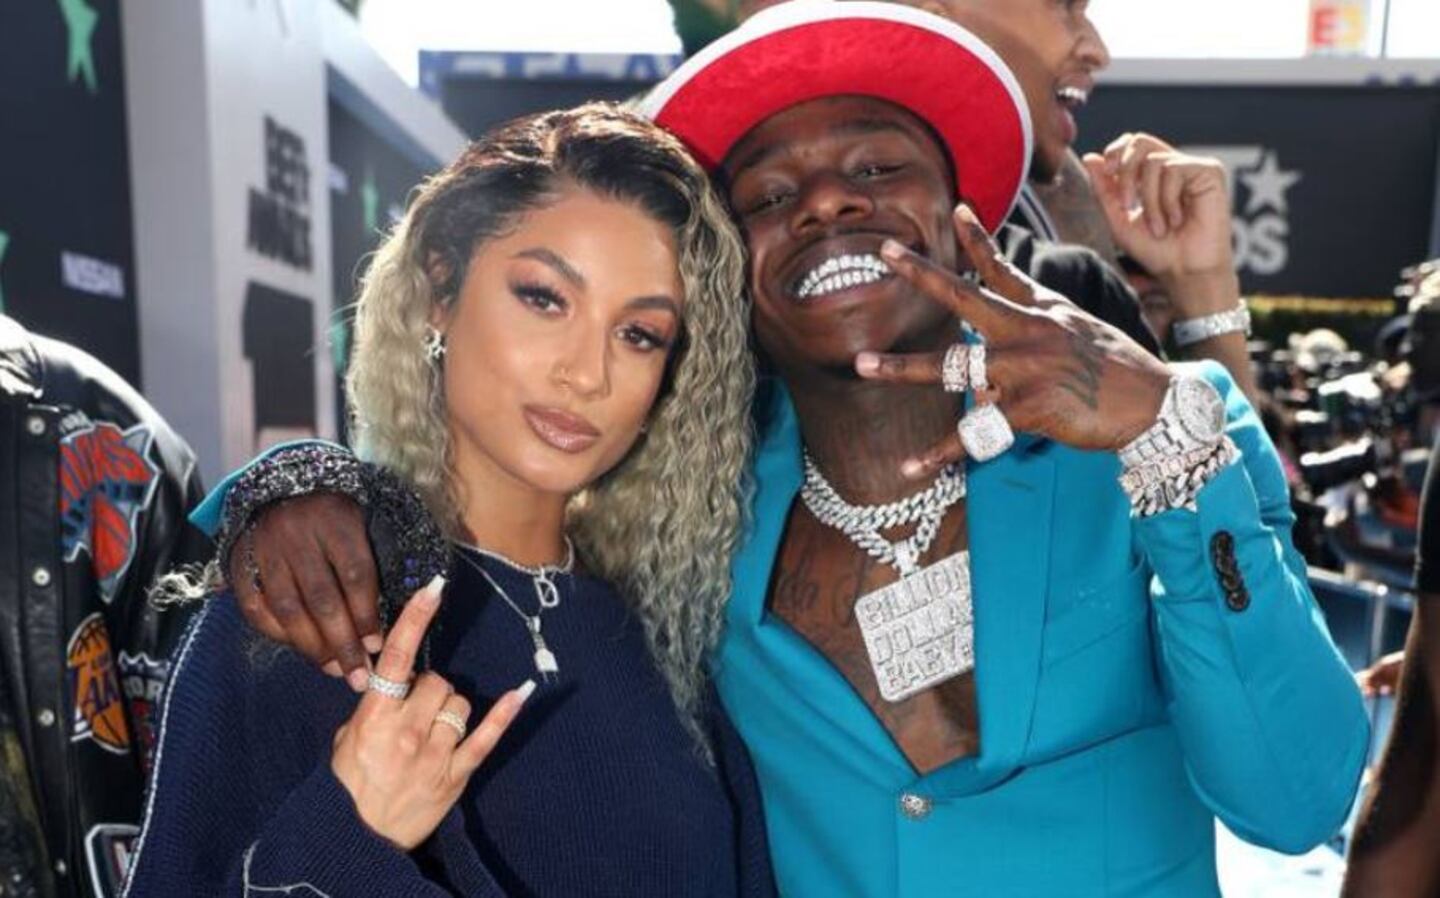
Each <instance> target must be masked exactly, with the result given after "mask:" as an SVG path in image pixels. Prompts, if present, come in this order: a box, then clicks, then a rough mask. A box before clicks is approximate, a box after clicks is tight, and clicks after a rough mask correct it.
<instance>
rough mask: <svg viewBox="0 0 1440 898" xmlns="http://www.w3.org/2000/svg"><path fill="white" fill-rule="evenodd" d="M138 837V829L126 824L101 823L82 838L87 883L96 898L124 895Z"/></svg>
mask: <svg viewBox="0 0 1440 898" xmlns="http://www.w3.org/2000/svg"><path fill="white" fill-rule="evenodd" d="M139 837H140V827H138V826H134V825H132V824H129V823H101V824H98V825H96V826H92V827H91V828H90V832H88V833H86V834H85V858H86V860H87V861H89V864H90V883H91V884H92V885H93V886H94V887H95V894H96V895H97V896H99V898H112V896H116V895H119V894H120V893H121V892H122V891H123V889H124V887H125V874H126V873H128V872H129V870H130V862H131V861H132V860H133V859H134V857H135V841H136V839H138V838H139Z"/></svg>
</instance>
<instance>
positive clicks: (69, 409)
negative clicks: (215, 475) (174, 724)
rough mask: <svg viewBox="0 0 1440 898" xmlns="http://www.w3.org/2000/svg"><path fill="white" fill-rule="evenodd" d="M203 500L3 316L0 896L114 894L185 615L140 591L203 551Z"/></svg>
mask: <svg viewBox="0 0 1440 898" xmlns="http://www.w3.org/2000/svg"><path fill="white" fill-rule="evenodd" d="M202 495H203V493H202V490H201V485H200V478H199V474H198V472H197V469H196V464H195V457H194V455H193V454H192V453H191V451H190V448H189V447H188V446H187V445H186V444H185V442H184V441H183V440H182V439H181V438H180V437H179V436H178V435H177V434H176V433H175V432H174V431H173V430H171V429H170V427H169V426H168V425H166V423H165V421H164V420H163V419H162V418H161V417H160V415H159V413H157V412H156V411H155V409H154V408H152V407H151V406H150V404H149V403H147V402H146V401H145V400H144V399H143V398H142V397H141V396H140V394H139V393H137V392H136V391H135V390H134V389H132V388H131V387H130V386H129V385H128V384H126V383H125V382H124V381H123V380H122V379H121V378H120V377H119V376H118V375H117V374H115V372H113V371H111V370H110V369H109V368H107V367H106V366H105V365H104V364H102V363H101V362H99V361H98V360H96V359H95V358H93V357H91V356H90V355H88V354H86V353H85V352H83V351H81V350H79V349H77V348H75V347H73V346H69V345H67V344H64V343H61V342H58V341H55V340H49V339H46V338H44V337H41V336H37V335H35V334H31V333H29V332H28V331H27V330H26V329H25V328H24V327H23V326H22V325H21V324H20V322H18V321H16V320H15V319H13V318H9V317H7V316H4V315H0V894H3V895H6V896H12V895H14V896H38V898H113V896H116V895H118V894H119V889H120V884H121V881H122V879H123V876H124V872H125V865H126V862H127V859H128V858H129V857H130V854H131V850H132V849H133V842H134V839H135V836H136V834H137V833H138V832H139V823H140V817H141V812H142V805H141V797H142V792H143V789H144V784H145V777H146V774H147V773H148V772H149V770H150V769H151V766H152V764H153V762H154V751H155V734H156V729H157V726H158V722H159V721H158V718H157V706H158V704H159V698H160V694H161V692H162V691H163V689H164V687H165V683H166V681H167V678H168V676H169V672H170V664H169V660H168V659H169V657H170V653H171V649H172V648H173V647H174V646H175V645H176V643H177V642H178V641H179V637H180V634H181V632H182V631H183V629H184V627H185V625H186V622H187V619H188V613H187V612H184V611H178V612H170V613H163V614H162V613H160V612H159V611H158V610H157V609H155V608H153V607H151V605H150V604H149V603H148V602H147V600H146V590H147V588H148V587H149V585H150V583H151V581H152V580H153V579H154V578H155V577H156V575H158V574H159V573H161V572H163V571H166V570H168V569H170V568H171V567H174V566H176V565H184V564H187V563H193V562H198V561H201V560H203V559H204V558H206V557H208V556H209V555H210V552H211V546H210V541H209V539H208V538H207V537H206V536H205V535H204V534H203V533H201V532H200V531H199V530H197V529H195V528H194V527H192V526H191V525H190V524H189V522H188V521H187V520H186V517H185V516H186V515H187V514H188V513H189V512H190V510H191V509H192V508H193V507H194V506H195V505H196V503H197V502H198V501H199V499H200V497H201V496H202Z"/></svg>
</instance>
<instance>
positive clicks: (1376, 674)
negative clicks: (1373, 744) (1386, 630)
mask: <svg viewBox="0 0 1440 898" xmlns="http://www.w3.org/2000/svg"><path fill="white" fill-rule="evenodd" d="M1421 496H1422V498H1421V511H1420V525H1419V548H1418V552H1417V553H1416V559H1415V592H1416V600H1415V611H1414V616H1413V617H1412V618H1411V621H1410V632H1409V634H1408V636H1407V638H1406V640H1405V650H1404V652H1403V653H1402V654H1398V655H1396V656H1394V657H1391V658H1388V659H1386V660H1385V662H1384V663H1382V664H1381V665H1379V666H1377V668H1373V669H1371V670H1370V671H1367V672H1366V673H1365V674H1363V675H1362V679H1361V683H1362V686H1364V688H1365V689H1366V690H1367V691H1372V692H1380V693H1389V692H1391V691H1392V690H1394V689H1395V688H1397V685H1398V690H1399V696H1398V697H1397V699H1396V705H1395V718H1394V723H1393V724H1392V727H1391V730H1390V739H1389V741H1388V742H1387V743H1386V745H1385V751H1384V754H1383V755H1382V757H1381V759H1380V764H1379V770H1378V773H1377V774H1376V775H1375V777H1374V780H1373V783H1372V785H1371V787H1370V793H1369V795H1368V796H1367V797H1366V799H1365V803H1364V806H1363V807H1362V808H1361V811H1360V817H1359V820H1358V822H1357V823H1356V825H1355V834H1354V837H1353V838H1352V839H1351V842H1350V862H1349V868H1348V870H1347V871H1346V875H1345V888H1344V891H1343V892H1342V894H1343V895H1344V896H1345V898H1419V896H1428V895H1436V894H1440V852H1437V851H1436V834H1437V833H1440V767H1437V765H1436V757H1437V749H1440V442H1437V443H1436V444H1435V446H1434V447H1433V450H1432V452H1431V456H1430V467H1429V469H1428V471H1427V473H1426V475H1425V487H1424V490H1423V491H1422V494H1421Z"/></svg>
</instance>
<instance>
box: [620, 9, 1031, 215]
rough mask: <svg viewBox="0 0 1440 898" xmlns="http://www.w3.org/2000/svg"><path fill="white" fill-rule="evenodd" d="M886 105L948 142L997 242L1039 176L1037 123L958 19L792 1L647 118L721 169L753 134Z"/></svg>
mask: <svg viewBox="0 0 1440 898" xmlns="http://www.w3.org/2000/svg"><path fill="white" fill-rule="evenodd" d="M842 95H857V96H869V97H876V98H878V99H881V100H886V101H888V102H891V103H894V104H896V105H897V106H900V107H902V108H904V109H906V110H908V111H909V112H910V113H912V114H913V115H915V116H917V117H918V118H920V119H921V120H922V121H924V122H925V123H926V124H928V125H929V126H930V127H931V128H932V129H933V130H934V131H935V133H936V134H937V135H938V136H939V137H940V140H941V141H942V142H943V143H944V148H945V150H946V151H947V153H948V154H949V157H950V160H951V162H952V163H953V164H954V167H955V172H954V173H955V183H956V184H957V185H958V188H959V193H960V197H961V198H962V199H964V200H965V201H966V202H968V203H970V205H971V206H972V207H973V208H974V209H975V211H976V213H977V214H978V215H979V216H980V220H981V221H982V222H984V224H985V226H986V227H987V228H988V229H989V230H991V231H994V230H995V229H996V228H998V227H999V226H1000V225H1001V224H1002V223H1003V222H1004V221H1005V219H1006V217H1008V216H1009V214H1010V211H1011V209H1012V208H1013V207H1014V205H1015V201H1016V200H1017V199H1018V198H1019V195H1020V189H1021V187H1022V185H1023V184H1024V182H1025V177H1026V173H1027V171H1028V169H1029V164H1030V154H1031V151H1032V147H1033V137H1032V134H1031V126H1030V114H1029V110H1028V108H1027V107H1026V105H1025V96H1024V94H1023V93H1022V92H1021V90H1020V85H1019V83H1018V82H1017V81H1016V80H1015V76H1014V75H1013V74H1012V73H1011V71H1010V69H1009V68H1008V67H1006V65H1005V63H1004V62H1002V61H1001V59H1000V57H999V56H998V55H997V54H996V53H995V51H994V50H992V49H990V47H989V46H988V45H987V44H985V43H984V42H983V41H981V40H980V39H979V38H978V37H976V36H975V35H974V34H971V33H970V32H969V31H967V30H965V29H964V28H961V27H960V26H959V25H956V24H955V23H954V22H951V21H949V20H947V19H943V18H941V17H939V16H936V15H933V14H931V13H927V12H923V11H921V10H917V9H912V8H910V7H906V6H901V5H898V4H895V3H883V2H866V0H847V2H829V0H791V2H788V3H781V4H780V5H778V6H773V7H770V8H769V9H766V10H764V11H762V12H760V13H757V14H756V15H755V16H753V17H752V18H751V19H749V20H748V21H746V22H745V23H744V24H742V25H741V26H740V27H739V28H737V29H735V30H734V31H732V32H731V33H729V34H727V35H725V36H724V37H722V38H720V39H719V40H717V41H715V42H714V43H712V44H710V45H709V46H708V47H706V48H705V49H704V50H702V51H700V52H699V53H697V54H696V55H695V56H693V57H691V58H690V59H689V60H687V61H686V62H685V63H684V64H683V65H681V66H680V68H678V69H677V70H676V71H675V73H674V74H672V75H671V76H670V77H669V78H667V79H665V80H664V81H663V82H661V83H660V84H659V85H657V86H656V87H655V89H654V90H653V91H652V92H651V93H650V95H649V96H648V97H646V99H645V101H644V103H643V104H642V106H641V108H642V110H643V111H644V113H645V114H646V115H648V116H649V117H650V118H651V119H653V120H654V121H655V122H656V123H657V124H659V125H661V126H662V127H664V128H665V129H667V130H669V131H670V132H672V133H674V134H675V135H676V136H678V137H679V138H680V139H681V140H683V141H684V142H685V144H686V145H687V146H689V147H690V150H691V152H693V153H694V154H695V155H696V157H697V158H698V159H699V160H700V162H701V163H702V164H703V165H705V166H706V167H707V168H709V169H710V170H712V171H713V170H715V169H718V168H719V166H720V164H721V163H722V162H723V161H724V159H725V156H726V155H727V154H728V153H729V152H730V150H731V148H733V147H734V146H735V144H736V143H737V142H739V140H740V139H741V138H743V137H744V136H745V135H746V134H747V133H749V132H750V130H751V129H752V128H754V127H755V126H756V125H758V124H760V123H761V122H763V121H765V120H766V119H768V118H770V117H771V116H773V115H775V114H776V113H779V112H783V111H784V110H786V109H789V108H790V107H792V106H795V105H797V104H800V103H804V102H807V101H810V100H817V99H820V98H823V97H833V96H842Z"/></svg>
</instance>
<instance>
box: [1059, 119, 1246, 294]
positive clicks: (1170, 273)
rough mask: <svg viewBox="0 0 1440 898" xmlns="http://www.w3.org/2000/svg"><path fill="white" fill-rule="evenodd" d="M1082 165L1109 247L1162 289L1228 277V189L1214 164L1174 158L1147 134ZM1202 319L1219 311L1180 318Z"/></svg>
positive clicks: (1214, 161)
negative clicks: (1114, 247) (1101, 215)
mask: <svg viewBox="0 0 1440 898" xmlns="http://www.w3.org/2000/svg"><path fill="white" fill-rule="evenodd" d="M1084 161H1085V167H1086V169H1087V170H1088V171H1089V173H1090V180H1091V183H1092V184H1093V185H1094V188H1095V195H1096V197H1098V198H1099V200H1100V207H1101V208H1102V209H1103V210H1104V211H1105V217H1106V219H1107V220H1108V221H1109V223H1110V230H1111V231H1112V232H1113V233H1114V235H1115V242H1116V243H1118V244H1119V245H1120V248H1121V249H1122V250H1124V251H1125V252H1126V253H1127V254H1128V255H1130V256H1131V257H1132V258H1134V259H1135V261H1137V262H1139V263H1140V264H1141V265H1143V266H1144V267H1145V268H1146V269H1147V270H1149V271H1150V272H1151V273H1152V274H1154V275H1155V276H1156V277H1157V278H1158V279H1160V281H1161V282H1162V283H1166V282H1173V281H1178V280H1185V279H1193V278H1197V277H1206V276H1213V277H1217V278H1226V279H1230V278H1233V277H1234V253H1233V251H1232V248H1231V225H1230V189H1229V186H1228V185H1227V183H1226V179H1225V166H1224V165H1223V164H1222V163H1221V162H1220V160H1218V159H1211V158H1207V157H1203V156H1191V155H1189V154H1187V153H1181V152H1178V151H1177V150H1176V149H1175V148H1174V147H1172V146H1170V145H1169V144H1168V143H1166V142H1165V141H1163V140H1161V139H1160V138H1158V137H1155V136H1153V135H1150V134H1126V135H1124V136H1122V137H1120V138H1119V139H1117V140H1115V141H1114V142H1113V143H1111V144H1110V146H1108V147H1107V148H1106V149H1105V153H1104V154H1103V155H1101V154H1098V153H1087V154H1086V156H1085V160H1084ZM1167 286H1169V284H1167ZM1232 304H1233V303H1232ZM1208 311H1219V310H1218V309H1209V310H1201V309H1193V310H1192V309H1183V310H1182V313H1183V314H1184V315H1185V316H1187V317H1189V316H1192V315H1199V314H1206V313H1207V312H1208Z"/></svg>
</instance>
